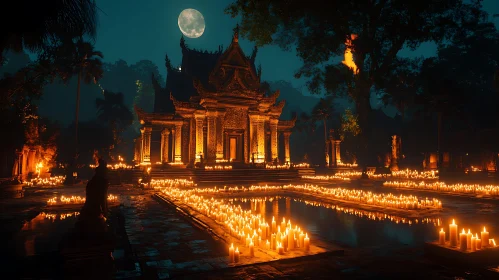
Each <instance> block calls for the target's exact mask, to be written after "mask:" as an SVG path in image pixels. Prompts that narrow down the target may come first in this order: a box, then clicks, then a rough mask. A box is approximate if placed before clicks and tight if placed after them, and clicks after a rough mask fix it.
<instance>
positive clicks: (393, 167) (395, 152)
mask: <svg viewBox="0 0 499 280" xmlns="http://www.w3.org/2000/svg"><path fill="white" fill-rule="evenodd" d="M398 157H399V153H398V136H397V135H392V160H391V163H390V170H391V171H398V170H399V166H398Z"/></svg>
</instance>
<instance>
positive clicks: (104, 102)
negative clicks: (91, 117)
mask: <svg viewBox="0 0 499 280" xmlns="http://www.w3.org/2000/svg"><path fill="white" fill-rule="evenodd" d="M95 106H96V107H97V119H98V120H100V121H102V122H104V123H107V124H108V125H109V128H111V130H112V132H113V146H112V147H111V148H110V151H111V150H112V149H113V148H114V146H115V145H117V144H120V143H121V137H120V135H121V133H122V132H123V131H124V130H125V129H126V128H127V127H129V126H130V125H132V122H133V114H132V112H131V111H130V109H128V107H127V106H126V105H125V104H124V96H123V93H121V92H118V93H114V92H111V91H107V90H106V91H104V98H103V99H102V98H97V99H96V100H95Z"/></svg>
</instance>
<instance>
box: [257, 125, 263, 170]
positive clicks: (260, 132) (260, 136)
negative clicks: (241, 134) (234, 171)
mask: <svg viewBox="0 0 499 280" xmlns="http://www.w3.org/2000/svg"><path fill="white" fill-rule="evenodd" d="M257 135H258V136H257V137H258V144H257V145H258V157H257V158H258V162H264V161H265V121H264V119H263V117H261V116H260V118H259V119H258V124H257Z"/></svg>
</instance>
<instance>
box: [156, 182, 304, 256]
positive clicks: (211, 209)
mask: <svg viewBox="0 0 499 280" xmlns="http://www.w3.org/2000/svg"><path fill="white" fill-rule="evenodd" d="M161 192H162V193H164V194H166V195H167V196H169V197H170V198H173V199H175V200H180V201H181V202H182V203H185V204H186V205H188V206H189V207H191V208H193V209H195V210H196V211H198V212H200V213H202V214H204V215H206V216H207V217H210V218H212V219H213V220H215V221H216V222H218V223H220V224H221V225H223V227H224V228H225V229H226V231H227V232H228V233H229V234H230V235H232V236H234V237H235V238H236V239H238V240H239V241H240V242H245V246H246V247H248V249H249V251H250V255H251V248H253V249H254V247H255V246H259V247H260V248H262V249H266V250H278V249H276V248H277V246H278V243H281V246H282V248H283V250H284V251H287V250H293V249H295V248H301V249H303V250H305V251H308V250H309V249H310V238H309V237H308V234H307V233H305V232H303V230H302V229H300V228H299V227H298V226H296V225H295V227H293V226H292V224H291V220H288V221H287V222H286V219H285V218H283V221H282V222H281V224H280V225H277V223H276V221H275V219H274V218H273V219H272V222H271V226H269V224H268V223H267V222H266V221H265V219H264V217H262V216H261V215H260V214H253V212H252V211H251V210H243V209H242V208H241V206H240V205H239V206H236V205H234V204H230V203H225V202H224V200H218V199H214V198H211V199H207V198H204V197H203V196H199V195H197V194H196V193H195V191H194V190H185V189H179V188H175V187H165V188H163V189H162V190H161ZM305 238H306V239H307V243H304V242H305V241H304V240H305ZM302 240H303V241H302ZM264 241H265V242H264Z"/></svg>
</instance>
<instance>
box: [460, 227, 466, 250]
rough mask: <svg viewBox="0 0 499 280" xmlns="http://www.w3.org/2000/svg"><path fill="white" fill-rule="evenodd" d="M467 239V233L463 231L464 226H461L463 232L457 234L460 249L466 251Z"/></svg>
mask: <svg viewBox="0 0 499 280" xmlns="http://www.w3.org/2000/svg"><path fill="white" fill-rule="evenodd" d="M467 239H468V235H467V234H466V232H465V231H464V228H463V232H461V233H460V234H459V241H460V242H459V244H460V246H459V248H460V249H461V250H462V251H466V245H467V242H468V241H467Z"/></svg>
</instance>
